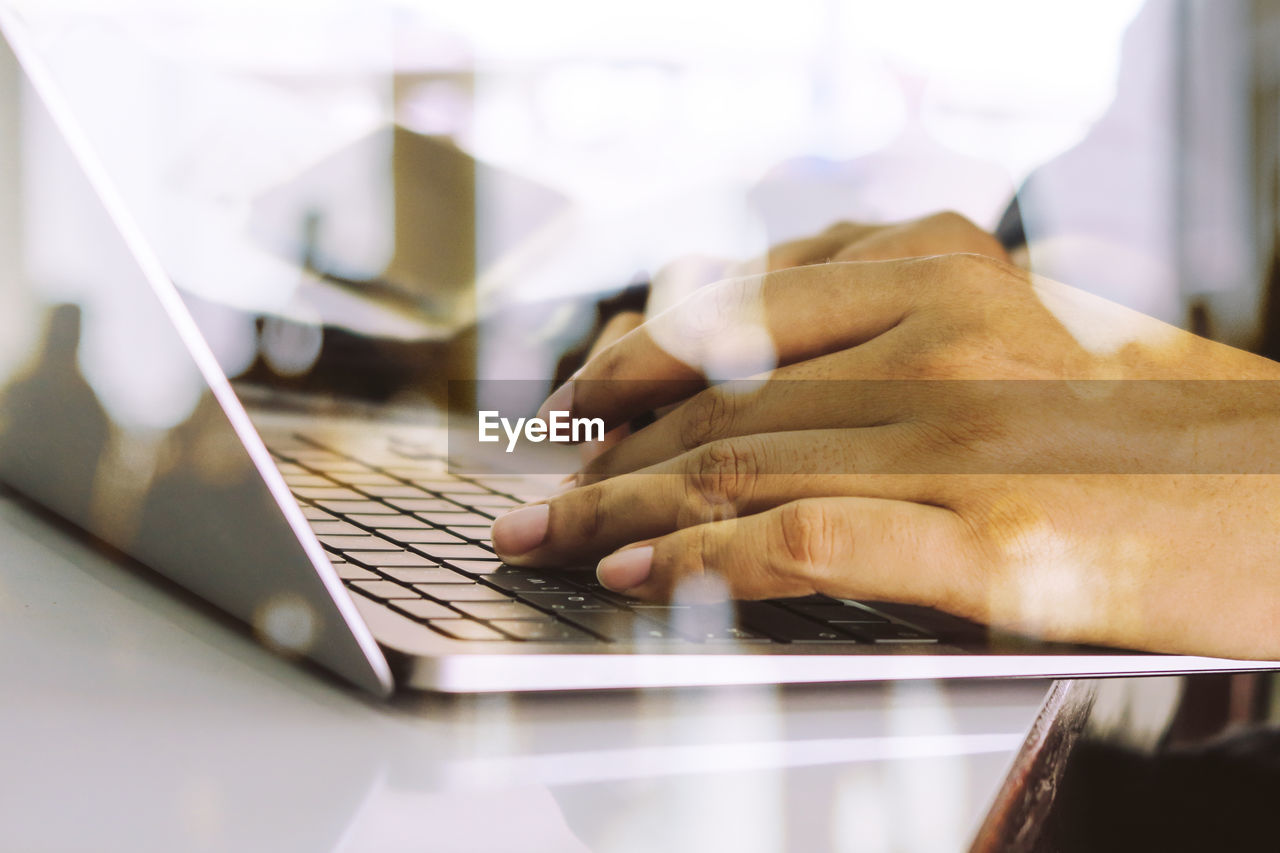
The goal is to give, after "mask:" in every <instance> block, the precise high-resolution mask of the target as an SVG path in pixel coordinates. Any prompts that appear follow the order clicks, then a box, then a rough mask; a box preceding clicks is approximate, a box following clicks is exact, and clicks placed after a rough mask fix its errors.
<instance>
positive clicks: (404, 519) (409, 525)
mask: <svg viewBox="0 0 1280 853" xmlns="http://www.w3.org/2000/svg"><path fill="white" fill-rule="evenodd" d="M347 520H348V521H350V522H351V523H353V524H359V525H362V526H364V527H376V528H378V529H379V530H388V529H395V530H430V529H431V525H429V524H427V523H426V522H425V521H423V520H422V519H420V518H414V517H413V516H412V515H349V516H347Z"/></svg>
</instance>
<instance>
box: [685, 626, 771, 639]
mask: <svg viewBox="0 0 1280 853" xmlns="http://www.w3.org/2000/svg"><path fill="white" fill-rule="evenodd" d="M700 639H701V640H702V641H703V642H707V643H717V642H720V643H770V642H773V641H772V640H770V639H769V638H768V637H766V636H764V635H762V634H757V633H756V632H755V631H749V630H747V629H746V628H738V627H736V626H733V625H730V626H728V627H723V628H716V629H714V630H711V631H703V632H702V634H701V636H700Z"/></svg>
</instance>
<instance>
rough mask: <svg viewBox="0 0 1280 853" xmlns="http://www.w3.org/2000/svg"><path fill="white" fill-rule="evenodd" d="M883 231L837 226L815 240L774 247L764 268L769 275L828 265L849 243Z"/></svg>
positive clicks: (874, 227) (854, 225) (809, 239)
mask: <svg viewBox="0 0 1280 853" xmlns="http://www.w3.org/2000/svg"><path fill="white" fill-rule="evenodd" d="M883 227H884V226H875V225H859V224H856V223H852V222H841V223H837V224H836V225H832V226H831V227H830V228H828V229H827V230H826V231H824V232H822V233H821V234H819V235H818V236H816V237H806V238H804V239H801V240H791V241H789V242H786V243H780V244H779V245H777V246H774V247H773V248H771V249H769V252H768V254H767V255H766V256H765V262H764V264H763V266H764V268H765V269H766V270H768V271H769V272H776V271H777V270H781V269H787V268H789V267H799V266H807V265H809V264H821V263H826V262H828V261H831V260H833V259H834V258H835V257H836V255H837V254H838V253H839V252H840V251H841V250H842V249H844V248H845V247H846V246H848V245H849V244H850V243H856V242H857V241H859V240H862V239H865V238H866V237H867V235H869V234H874V233H875V232H876V231H878V230H880V229H881V228H883Z"/></svg>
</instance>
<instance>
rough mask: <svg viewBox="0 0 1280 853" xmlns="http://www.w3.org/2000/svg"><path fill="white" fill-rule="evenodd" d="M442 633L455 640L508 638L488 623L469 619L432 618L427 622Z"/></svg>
mask: <svg viewBox="0 0 1280 853" xmlns="http://www.w3.org/2000/svg"><path fill="white" fill-rule="evenodd" d="M427 624H428V625H430V626H431V627H432V628H435V629H436V630H437V631H439V632H440V633H442V634H445V635H447V636H450V637H453V638H454V639H455V640H505V639H507V638H506V637H504V636H503V635H501V634H499V633H498V632H497V631H495V630H493V629H492V628H490V627H489V626H488V625H481V624H480V623H479V622H472V621H471V620H469V619H439V620H436V619H432V620H431V621H429V622H427Z"/></svg>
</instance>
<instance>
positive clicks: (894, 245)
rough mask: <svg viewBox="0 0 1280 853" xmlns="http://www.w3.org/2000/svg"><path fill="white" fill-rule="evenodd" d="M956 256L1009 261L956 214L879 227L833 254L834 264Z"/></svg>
mask: <svg viewBox="0 0 1280 853" xmlns="http://www.w3.org/2000/svg"><path fill="white" fill-rule="evenodd" d="M956 253H966V254H976V255H986V256H987V257H989V258H995V259H996V260H999V261H1006V262H1007V261H1008V260H1009V256H1008V253H1007V252H1005V249H1004V246H1002V245H1001V244H1000V241H999V240H997V239H996V238H995V236H994V235H992V234H989V233H988V232H986V231H984V230H982V229H981V228H979V227H978V226H976V225H974V224H973V223H972V222H970V221H969V220H968V219H966V218H965V217H963V216H961V215H960V214H958V213H936V214H933V215H931V216H926V217H924V218H923V219H917V220H915V221H913V222H904V223H902V224H900V225H892V226H888V227H885V228H879V229H876V230H875V231H872V232H868V233H866V234H863V235H862V236H861V237H860V239H858V240H854V241H850V242H849V243H848V244H846V245H845V246H843V247H841V248H840V249H839V250H837V251H836V252H835V253H834V254H833V255H832V258H831V259H832V260H833V261H887V260H891V259H893V258H916V257H928V256H933V255H948V254H956Z"/></svg>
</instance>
